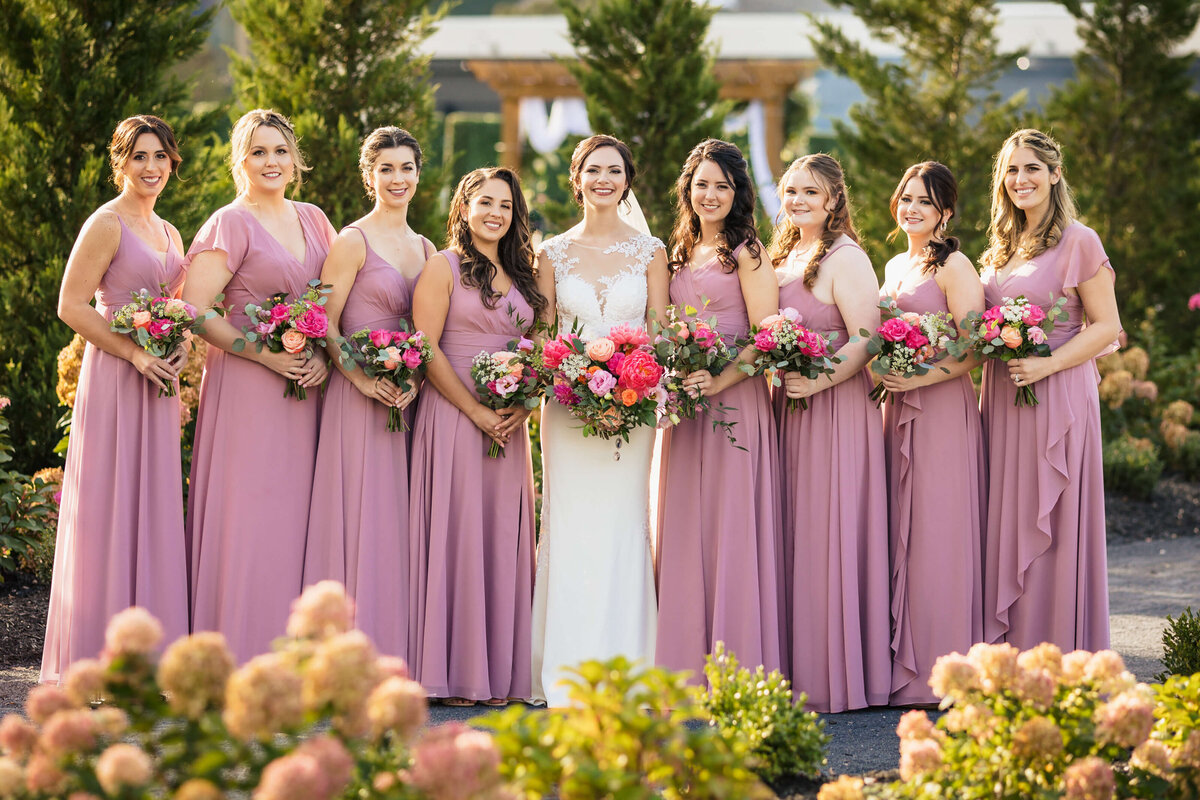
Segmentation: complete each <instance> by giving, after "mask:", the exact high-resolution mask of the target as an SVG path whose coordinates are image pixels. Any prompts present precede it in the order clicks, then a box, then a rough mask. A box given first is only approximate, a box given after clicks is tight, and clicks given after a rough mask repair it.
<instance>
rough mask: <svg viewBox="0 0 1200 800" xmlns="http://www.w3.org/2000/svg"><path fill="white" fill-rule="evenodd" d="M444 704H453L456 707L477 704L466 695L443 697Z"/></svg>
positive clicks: (467, 706)
mask: <svg viewBox="0 0 1200 800" xmlns="http://www.w3.org/2000/svg"><path fill="white" fill-rule="evenodd" d="M442 705H444V706H453V707H454V708H469V707H471V706H473V705H475V701H474V700H468V699H467V698H465V697H443V698H442Z"/></svg>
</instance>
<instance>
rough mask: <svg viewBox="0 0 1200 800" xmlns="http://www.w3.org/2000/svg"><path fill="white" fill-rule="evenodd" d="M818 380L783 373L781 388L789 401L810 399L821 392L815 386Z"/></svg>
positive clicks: (819, 388)
mask: <svg viewBox="0 0 1200 800" xmlns="http://www.w3.org/2000/svg"><path fill="white" fill-rule="evenodd" d="M818 380H819V379H818V378H806V377H804V376H803V375H801V374H800V373H799V372H785V373H783V388H784V391H785V392H786V393H787V397H788V399H789V400H801V399H803V398H805V397H812V396H813V395H814V394H816V393H817V392H819V391H821V387H820V386H818V385H817V381H818Z"/></svg>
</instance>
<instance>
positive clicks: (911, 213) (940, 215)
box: [896, 178, 950, 239]
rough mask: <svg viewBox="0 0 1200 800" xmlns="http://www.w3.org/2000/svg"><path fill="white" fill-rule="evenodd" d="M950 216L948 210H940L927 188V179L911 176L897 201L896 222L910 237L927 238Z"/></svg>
mask: <svg viewBox="0 0 1200 800" xmlns="http://www.w3.org/2000/svg"><path fill="white" fill-rule="evenodd" d="M949 218H950V213H949V212H948V211H943V212H939V211H938V209H937V204H936V203H935V202H934V199H933V198H932V197H930V196H929V190H928V189H926V188H925V181H923V180H921V179H920V178H909V180H908V183H906V184H905V185H904V190H903V191H901V192H900V197H899V199H898V200H897V202H896V224H897V225H899V226H900V230H902V231H904V232H905V233H906V234H907V235H908V236H909V237H910V238H914V239H926V238H929V237H932V236H933V235H934V234H935V233H937V230H938V228H940V227H941V225H942V223H943V222H945V221H947V220H948V219H949Z"/></svg>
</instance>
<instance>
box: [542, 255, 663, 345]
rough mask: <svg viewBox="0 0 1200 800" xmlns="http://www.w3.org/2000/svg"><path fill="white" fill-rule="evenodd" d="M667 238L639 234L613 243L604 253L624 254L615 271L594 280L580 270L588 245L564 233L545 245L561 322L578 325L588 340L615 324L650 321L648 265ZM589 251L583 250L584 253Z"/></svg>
mask: <svg viewBox="0 0 1200 800" xmlns="http://www.w3.org/2000/svg"><path fill="white" fill-rule="evenodd" d="M662 247H663V243H662V242H661V241H659V240H658V239H656V238H655V237H653V236H641V235H639V236H634V237H631V238H629V239H625V240H622V241H620V242H616V243H614V244H612V245H609V246H608V247H607V248H605V249H604V250H603V251H597V250H592V251H591V252H593V253H599V256H600V257H604V256H614V255H619V256H623V257H624V262H623V263H619V261H618V267H617V269H616V270H615V271H614V272H610V273H609V274H607V275H602V276H600V277H599V278H597V280H598V281H599V282H600V284H601V285H600V286H596V285H594V284H592V283H591V282H590V281H588V280H586V279H584V278H583V277H582V276H580V275H578V274H577V273H576V272H575V267H577V266H578V265H579V262H580V259H581V258H582V257H584V255H586V253H587V248H584V247H582V246H580V245H577V244H575V243H574V242H572V241H571V240H570V239H568V238H566V237H563V236H556V237H554V238H553V239H550V240H549V241H547V242H546V243H545V244H544V245H543V246H542V252H544V253H545V254H546V256H547V257H548V258H549V259H550V263H551V264H552V265H553V266H554V289H555V295H556V298H557V303H556V305H557V307H558V315H559V320H560V324H561V325H562V327H563V329H564V330H570V329H571V328H572V326H575V325H578V327H579V329H580V335H581V336H583V338H585V339H589V338H594V337H596V336H604V335H605V334H607V333H608V331H609V330H610V329H611V328H612V327H613V326H614V325H620V324H625V325H636V326H641V325H644V324H645V318H646V269H647V268H648V267H649V266H650V261H651V260H653V258H654V255H655V253H657V252H658V250H659V249H660V248H662ZM581 252H582V253H584V255H580V253H581Z"/></svg>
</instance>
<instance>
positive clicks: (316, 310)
mask: <svg viewBox="0 0 1200 800" xmlns="http://www.w3.org/2000/svg"><path fill="white" fill-rule="evenodd" d="M296 330H298V331H300V332H301V333H303V334H304V335H305V336H310V337H312V338H313V339H320V338H321V337H323V336H324V335H325V331H327V330H329V318H328V317H327V316H325V309H324V308H322V307H321V306H309V307H308V310H307V311H305V312H304V313H303V314H302V315H301V316H300V318H299V319H298V320H296Z"/></svg>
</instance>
